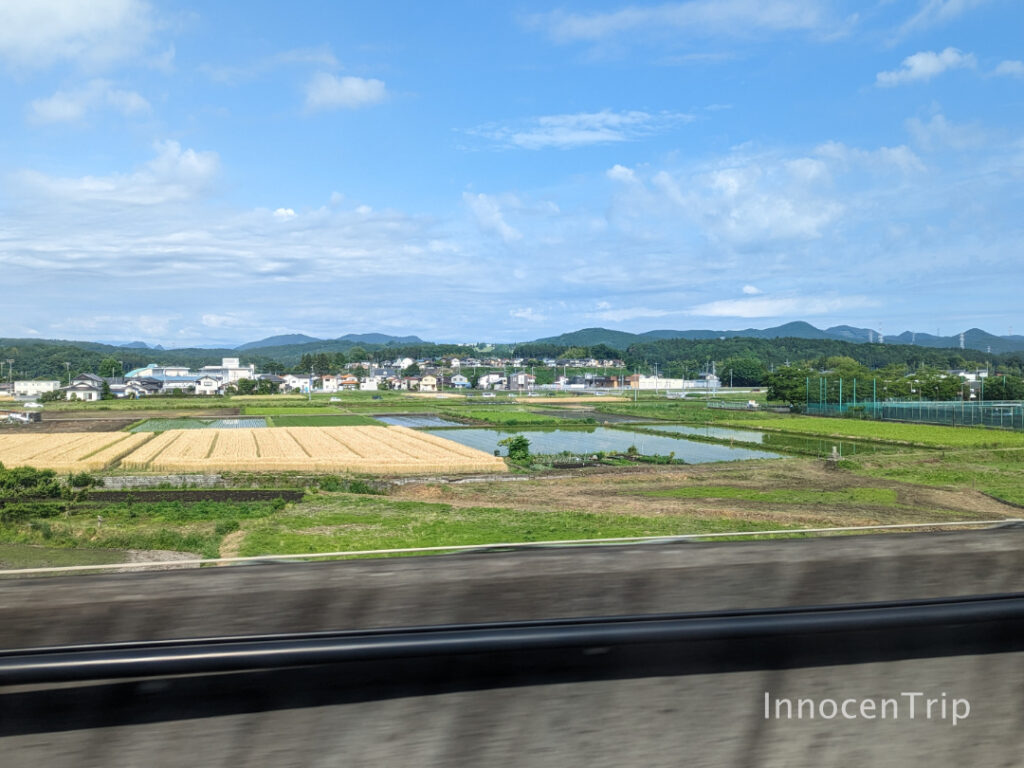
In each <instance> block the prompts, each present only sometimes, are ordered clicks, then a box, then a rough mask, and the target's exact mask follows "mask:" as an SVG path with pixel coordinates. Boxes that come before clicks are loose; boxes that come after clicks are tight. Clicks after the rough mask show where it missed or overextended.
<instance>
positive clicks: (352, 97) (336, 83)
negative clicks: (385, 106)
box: [306, 72, 388, 110]
mask: <svg viewBox="0 0 1024 768" xmlns="http://www.w3.org/2000/svg"><path fill="white" fill-rule="evenodd" d="M387 96H388V92H387V86H386V85H385V83H384V81H383V80H375V79H367V78H362V77H338V76H337V75H332V74H330V73H329V72H317V73H316V74H315V75H313V77H312V78H310V80H309V82H308V83H306V107H307V108H308V109H311V110H317V109H358V108H359V107H367V106H370V105H372V104H379V103H380V102H382V101H384V100H385V99H386V98H387Z"/></svg>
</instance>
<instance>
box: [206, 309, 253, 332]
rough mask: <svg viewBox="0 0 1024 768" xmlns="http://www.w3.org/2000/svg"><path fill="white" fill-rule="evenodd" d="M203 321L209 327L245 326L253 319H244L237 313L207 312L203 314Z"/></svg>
mask: <svg viewBox="0 0 1024 768" xmlns="http://www.w3.org/2000/svg"><path fill="white" fill-rule="evenodd" d="M202 322H203V325H205V326H206V327H207V328H244V327H245V326H246V325H248V324H249V323H250V322H251V320H246V319H243V318H241V317H238V316H237V315H218V314H213V313H207V314H204V315H203V317H202Z"/></svg>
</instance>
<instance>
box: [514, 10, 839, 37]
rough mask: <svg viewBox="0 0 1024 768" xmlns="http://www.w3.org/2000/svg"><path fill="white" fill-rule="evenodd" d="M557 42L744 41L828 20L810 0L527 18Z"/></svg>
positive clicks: (823, 24) (804, 28)
mask: <svg viewBox="0 0 1024 768" xmlns="http://www.w3.org/2000/svg"><path fill="white" fill-rule="evenodd" d="M529 21H530V23H531V24H532V25H533V26H537V27H541V28H543V29H545V30H546V31H547V33H548V35H550V37H551V38H552V39H553V40H555V41H556V42H560V43H569V42H577V41H587V42H596V41H599V40H605V39H609V38H615V37H619V36H622V35H626V34H631V33H633V34H636V33H640V34H645V35H658V36H678V35H688V36H692V37H698V36H722V37H744V36H747V35H750V34H752V33H758V32H786V31H792V30H797V31H810V30H818V29H821V28H823V27H826V26H828V25H829V24H830V23H831V22H830V19H829V18H828V14H827V13H826V12H825V11H824V10H823V6H822V4H821V3H820V2H816V1H815V0H690V1H689V2H681V3H680V2H674V3H673V2H670V3H663V4H661V5H654V6H643V7H641V6H627V7H625V8H620V9H618V10H615V11H609V12H596V13H589V14H586V13H566V12H565V11H554V12H552V13H546V14H539V15H536V16H533V17H531V18H530V20H529Z"/></svg>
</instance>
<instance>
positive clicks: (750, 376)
mask: <svg viewBox="0 0 1024 768" xmlns="http://www.w3.org/2000/svg"><path fill="white" fill-rule="evenodd" d="M718 372H719V376H720V377H721V379H722V383H723V384H726V383H728V382H729V380H730V378H731V380H732V383H733V385H735V386H737V387H758V386H760V385H761V384H763V383H764V374H765V370H764V365H762V364H761V361H760V360H757V359H756V358H753V357H730V358H726V360H725V361H724V362H723V363H721V364H720V365H719V366H718Z"/></svg>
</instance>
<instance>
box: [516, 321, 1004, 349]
mask: <svg viewBox="0 0 1024 768" xmlns="http://www.w3.org/2000/svg"><path fill="white" fill-rule="evenodd" d="M734 337H743V338H751V339H781V338H795V339H832V340H835V341H849V342H853V343H858V344H867V343H870V342H874V343H878V342H879V339H880V338H883V337H881V336H880V334H879V333H878V331H875V330H873V329H871V328H855V327H853V326H850V325H836V326H833V327H831V328H826V329H825V330H821V329H820V328H815V327H814V326H813V325H811V324H810V323H805V322H802V321H798V322H793V323H786V324H785V325H779V326H775V327H773V328H764V329H760V328H745V329H743V330H740V331H712V330H690V331H671V330H657V331H647V332H646V333H627V332H625V331H614V330H609V329H607V328H584V329H583V330H579V331H573V332H572V333H563V334H561V335H559V336H548V337H546V338H543V339H537V340H536V341H537V342H538V343H547V344H556V345H559V346H571V347H592V346H595V345H597V344H606V345H608V346H609V347H612V348H614V349H626V348H627V347H629V346H630V345H631V344H639V343H643V342H651V341H658V340H659V339H690V340H706V339H727V338H734ZM963 337H964V339H963V340H964V348H965V349H974V350H977V351H979V352H990V353H992V354H1002V353H1003V352H1022V351H1024V336H1019V335H1014V336H996V335H994V334H991V333H988V332H987V331H983V330H981V329H980V328H971V329H970V330H967V331H964V332H963ZM884 343H886V344H916V345H917V346H919V347H935V348H943V349H956V348H958V347H959V346H960V334H957V335H955V336H935V335H932V334H930V333H915V332H911V331H904V332H903V333H900V334H898V335H894V336H885V337H884Z"/></svg>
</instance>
